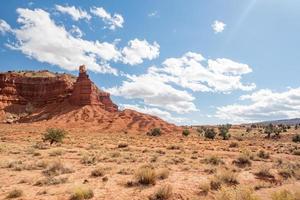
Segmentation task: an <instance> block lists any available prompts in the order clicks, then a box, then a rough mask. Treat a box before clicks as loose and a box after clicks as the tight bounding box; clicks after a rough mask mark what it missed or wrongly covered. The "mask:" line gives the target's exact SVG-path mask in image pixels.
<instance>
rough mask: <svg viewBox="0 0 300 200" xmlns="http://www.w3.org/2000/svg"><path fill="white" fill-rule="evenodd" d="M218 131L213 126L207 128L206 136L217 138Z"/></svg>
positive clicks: (205, 130)
mask: <svg viewBox="0 0 300 200" xmlns="http://www.w3.org/2000/svg"><path fill="white" fill-rule="evenodd" d="M216 135H217V133H216V132H215V130H214V129H213V128H205V129H204V137H205V138H208V139H212V140H213V139H215V137H216Z"/></svg>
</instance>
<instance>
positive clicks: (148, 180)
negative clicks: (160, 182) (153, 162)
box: [135, 165, 156, 185]
mask: <svg viewBox="0 0 300 200" xmlns="http://www.w3.org/2000/svg"><path fill="white" fill-rule="evenodd" d="M135 178H136V179H137V181H138V183H140V184H142V185H150V184H152V185H154V184H155V181H156V173H155V170H154V169H153V167H152V166H149V165H144V166H141V167H140V168H139V169H138V170H137V171H136V173H135Z"/></svg>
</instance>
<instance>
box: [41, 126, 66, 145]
mask: <svg viewBox="0 0 300 200" xmlns="http://www.w3.org/2000/svg"><path fill="white" fill-rule="evenodd" d="M65 136H66V131H65V130H63V129H58V128H49V129H47V131H46V133H44V134H43V141H44V142H46V141H48V142H50V145H52V144H53V143H61V142H62V141H63V139H64V138H65Z"/></svg>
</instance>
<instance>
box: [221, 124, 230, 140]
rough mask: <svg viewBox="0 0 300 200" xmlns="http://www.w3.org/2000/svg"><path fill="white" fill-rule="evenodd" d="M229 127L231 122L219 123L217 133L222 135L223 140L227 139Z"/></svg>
mask: <svg viewBox="0 0 300 200" xmlns="http://www.w3.org/2000/svg"><path fill="white" fill-rule="evenodd" d="M230 128H231V124H226V125H220V126H219V127H218V129H219V135H220V136H222V138H223V140H228V139H229V138H230V134H229V129H230Z"/></svg>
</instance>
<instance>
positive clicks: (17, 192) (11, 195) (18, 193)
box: [6, 189, 23, 199]
mask: <svg viewBox="0 0 300 200" xmlns="http://www.w3.org/2000/svg"><path fill="white" fill-rule="evenodd" d="M22 195H23V191H22V190H19V189H13V190H12V191H10V192H9V193H8V195H7V196H6V198H8V199H14V198H18V197H21V196H22Z"/></svg>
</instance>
